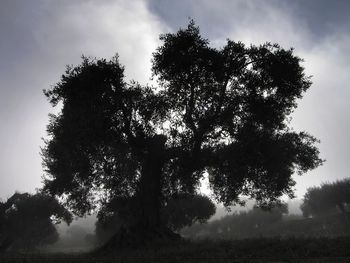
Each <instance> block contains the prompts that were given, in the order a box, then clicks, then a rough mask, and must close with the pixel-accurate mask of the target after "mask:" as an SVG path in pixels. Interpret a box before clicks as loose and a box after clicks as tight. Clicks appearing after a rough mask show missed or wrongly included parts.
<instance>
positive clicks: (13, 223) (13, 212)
mask: <svg viewBox="0 0 350 263" xmlns="http://www.w3.org/2000/svg"><path fill="white" fill-rule="evenodd" d="M133 202H134V200H133V199H121V198H116V199H112V200H109V202H105V203H103V205H102V206H101V208H100V210H99V213H98V214H97V217H96V218H97V220H96V223H95V231H94V233H93V234H91V233H90V234H87V232H86V231H85V230H84V229H83V228H81V227H79V225H75V226H73V227H70V228H68V231H69V232H67V234H66V235H65V237H63V238H62V237H59V233H58V231H57V227H56V225H57V224H59V223H60V222H62V221H63V222H66V223H67V224H70V223H71V222H72V214H71V213H70V212H69V211H68V210H67V209H65V208H64V207H63V206H62V205H61V204H60V203H59V202H58V201H57V200H56V199H55V198H54V197H52V196H48V195H45V194H43V193H40V192H39V193H36V194H28V193H22V194H21V193H15V194H14V195H13V196H11V197H10V198H8V199H7V200H6V201H5V202H0V250H7V249H33V248H37V247H43V246H47V245H52V244H56V247H57V248H59V249H64V248H65V247H66V248H68V247H74V246H76V247H77V246H79V244H80V245H83V246H88V247H92V246H101V245H103V244H104V243H105V242H106V241H108V240H109V239H110V238H111V237H112V236H113V234H114V233H116V232H117V231H120V230H121V229H123V228H125V229H127V228H128V227H129V226H130V225H132V224H133V220H135V217H136V216H137V213H138V212H139V211H136V210H135V209H134V208H135V207H136V206H134V205H133ZM300 208H301V210H302V213H303V214H302V215H290V214H288V205H287V204H286V203H282V202H279V203H275V205H274V206H272V207H258V206H254V207H253V208H252V209H251V210H249V211H241V212H236V213H233V214H230V215H226V216H224V217H222V218H221V219H218V220H214V221H211V222H209V223H206V222H207V221H208V219H210V218H211V217H212V216H213V215H214V214H215V211H216V207H215V205H214V203H213V202H212V201H211V200H210V199H209V198H208V197H207V196H203V195H198V194H194V195H189V194H177V195H174V196H173V197H172V198H170V199H169V200H168V201H167V202H165V203H164V205H163V206H162V207H161V210H160V211H161V220H162V221H163V224H164V225H166V226H167V227H168V228H169V229H170V230H172V231H174V232H176V233H178V234H180V235H181V236H183V237H185V238H195V239H198V238H215V239H244V238H256V237H274V236H280V237H284V236H285V237H290V236H295V237H320V236H327V237H335V236H344V235H348V236H350V179H349V178H348V179H343V180H340V181H336V182H333V183H325V184H322V185H321V186H319V187H312V188H309V189H308V191H307V193H306V194H305V196H304V199H303V202H302V204H301V206H300ZM57 241H59V242H57Z"/></svg>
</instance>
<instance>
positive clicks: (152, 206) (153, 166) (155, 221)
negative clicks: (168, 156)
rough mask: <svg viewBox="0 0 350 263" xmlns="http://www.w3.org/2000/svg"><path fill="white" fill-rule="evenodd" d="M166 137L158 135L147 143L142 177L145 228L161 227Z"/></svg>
mask: <svg viewBox="0 0 350 263" xmlns="http://www.w3.org/2000/svg"><path fill="white" fill-rule="evenodd" d="M165 142H166V137H165V136H161V135H156V136H154V137H152V138H150V139H149V140H148V141H147V144H146V154H145V159H144V162H143V167H142V170H141V179H140V192H139V198H140V205H141V207H140V212H141V216H140V222H139V223H140V225H141V226H142V227H143V228H145V229H159V228H160V227H161V220H160V207H161V188H162V185H161V181H162V170H163V165H164V149H165Z"/></svg>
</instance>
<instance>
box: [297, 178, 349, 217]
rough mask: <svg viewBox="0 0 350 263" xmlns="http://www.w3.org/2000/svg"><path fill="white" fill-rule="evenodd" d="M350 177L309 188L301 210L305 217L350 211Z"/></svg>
mask: <svg viewBox="0 0 350 263" xmlns="http://www.w3.org/2000/svg"><path fill="white" fill-rule="evenodd" d="M349 206H350V178H346V179H343V180H339V181H336V182H334V183H324V184H322V185H321V186H320V187H311V188H309V189H308V190H307V192H306V194H305V196H304V200H303V204H302V205H301V207H300V208H301V210H302V212H303V215H304V216H305V217H309V216H320V215H322V214H325V213H329V212H332V211H333V212H334V211H336V210H337V209H338V210H339V211H340V212H343V213H345V212H350V210H349Z"/></svg>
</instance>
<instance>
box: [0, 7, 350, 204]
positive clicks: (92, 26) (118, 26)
mask: <svg viewBox="0 0 350 263" xmlns="http://www.w3.org/2000/svg"><path fill="white" fill-rule="evenodd" d="M349 14H350V1H346V0H344V1H340V0H338V1H337V0H333V1H328V0H308V1H302V0H300V1H288V0H280V1H277V0H276V1H273V0H270V1H268V0H266V1H262V0H257V1H249V0H241V1H233V0H231V1H230V0H227V1H218V0H216V1H213V0H203V1H199V0H198V1H196V0H193V1H190V0H187V1H185V0H180V1H179V0H177V1H174V0H158V1H157V0H154V1H152V0H149V1H142V0H140V1H139V0H133V1H130V0H125V1H124V0H121V1H108V0H95V1H93V0H84V1H83V0H75V1H71V0H61V1H54V0H51V1H50V0H30V1H28V0H0V125H1V128H0V198H2V199H4V198H7V197H9V196H10V195H12V194H13V192H14V191H15V190H18V191H29V192H33V191H34V190H35V188H40V187H41V176H42V174H43V170H42V166H41V156H40V146H41V145H42V140H41V138H42V137H44V136H45V133H46V132H45V129H46V125H47V123H48V117H47V115H48V113H49V112H52V109H51V107H50V105H49V103H48V102H47V101H46V98H45V97H44V95H43V93H42V90H43V89H46V88H49V87H50V86H51V85H54V84H55V83H56V82H57V81H59V78H60V75H61V74H62V73H63V72H64V69H65V65H67V64H69V65H77V64H78V63H80V61H81V59H80V57H81V55H82V54H84V55H87V56H93V57H99V58H100V57H103V58H111V57H112V56H114V55H115V54H116V53H118V54H119V56H120V61H121V63H122V64H124V65H125V67H126V77H127V79H135V80H137V81H139V82H141V83H147V82H150V80H149V78H150V76H151V72H150V66H151V63H150V60H151V55H152V52H153V51H154V50H155V48H156V47H157V46H158V45H160V42H159V40H158V37H159V34H161V33H166V32H175V31H176V30H178V29H179V27H186V25H187V23H188V18H189V17H191V18H193V19H194V20H195V21H196V23H197V25H199V27H200V29H201V32H202V34H203V35H204V36H205V37H206V38H208V39H209V40H210V41H211V44H212V45H213V46H215V47H220V46H222V45H223V44H224V42H225V40H226V39H227V38H230V39H232V40H236V41H238V40H240V41H243V42H244V43H247V44H250V43H253V44H260V43H264V42H267V41H269V42H277V43H279V44H281V45H282V46H283V47H285V48H289V47H294V48H295V52H296V54H298V55H299V56H300V57H302V58H304V60H305V62H304V66H305V68H306V72H307V74H309V75H313V78H312V81H313V85H312V87H311V89H310V90H309V91H308V92H307V93H306V95H305V96H304V98H303V99H302V100H301V101H300V103H299V107H298V109H297V110H296V111H295V113H294V114H293V117H294V119H293V122H292V125H293V127H294V128H295V129H296V130H306V131H308V132H310V133H311V134H313V135H314V136H316V137H317V138H319V139H320V140H321V144H320V146H319V148H320V151H321V157H322V158H324V159H326V163H325V164H324V165H323V166H322V167H320V168H317V169H316V170H314V171H312V172H310V173H308V174H306V175H304V176H302V177H298V176H296V181H297V185H296V193H297V195H298V197H299V198H301V197H302V196H303V194H304V193H305V191H306V188H307V187H310V186H313V185H319V184H320V183H321V182H326V181H334V180H336V179H341V178H345V177H349V176H350V174H349V170H350V169H349V168H350V160H349V154H348V151H349V149H350V139H349V134H350V121H349V120H350V118H349V116H348V113H349V112H350V104H349V103H348V100H349V98H350V96H349V95H350V89H349V87H348V85H349V83H350V74H349V70H350V16H349Z"/></svg>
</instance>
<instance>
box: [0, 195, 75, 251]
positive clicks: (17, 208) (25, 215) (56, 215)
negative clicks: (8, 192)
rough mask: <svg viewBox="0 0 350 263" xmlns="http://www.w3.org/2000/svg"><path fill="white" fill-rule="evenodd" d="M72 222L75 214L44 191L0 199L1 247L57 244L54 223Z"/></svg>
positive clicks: (31, 246)
mask: <svg viewBox="0 0 350 263" xmlns="http://www.w3.org/2000/svg"><path fill="white" fill-rule="evenodd" d="M61 220H63V221H65V222H66V223H68V224H69V223H70V222H71V221H72V215H71V214H70V213H69V212H68V211H67V210H66V209H65V208H64V207H63V206H62V205H60V204H59V203H58V201H57V200H56V199H54V198H53V197H51V196H47V195H44V194H40V193H38V194H34V195H31V194H28V193H23V194H20V193H15V194H14V195H12V196H11V197H10V198H9V199H8V200H7V201H6V202H4V203H1V202H0V247H3V248H7V247H12V248H33V247H36V246H40V245H46V244H51V243H54V242H56V241H57V240H58V233H57V230H56V228H55V226H54V224H57V223H60V222H61Z"/></svg>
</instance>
